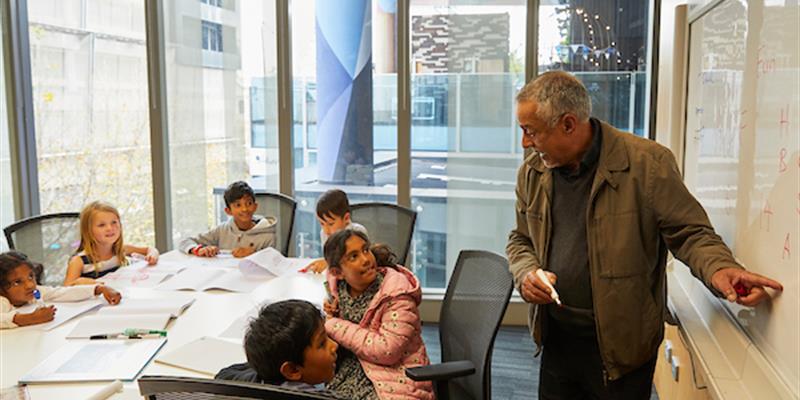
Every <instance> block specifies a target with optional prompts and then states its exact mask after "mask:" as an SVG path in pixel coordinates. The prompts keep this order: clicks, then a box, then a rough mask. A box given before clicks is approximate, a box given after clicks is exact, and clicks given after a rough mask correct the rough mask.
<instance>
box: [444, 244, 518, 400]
mask: <svg viewBox="0 0 800 400" xmlns="http://www.w3.org/2000/svg"><path fill="white" fill-rule="evenodd" d="M513 287H514V282H513V278H512V276H511V272H509V270H508V260H506V258H505V257H503V256H500V255H497V254H495V253H492V252H489V251H483V250H462V251H461V253H459V254H458V260H457V261H456V266H455V268H454V269H453V276H452V277H451V278H450V283H448V284H447V292H446V293H445V296H444V301H443V302H442V309H441V312H440V316H439V318H440V320H439V338H440V341H441V346H442V362H447V361H456V360H469V361H472V363H473V364H474V365H475V373H474V374H472V375H469V376H465V377H462V378H456V379H451V380H450V381H449V385H448V390H449V393H450V398H451V399H490V398H491V368H490V366H491V362H492V349H493V348H494V339H495V336H497V330H498V329H499V328H500V322H501V321H502V320H503V314H505V311H506V307H508V300H509V298H510V297H511V291H512V289H513Z"/></svg>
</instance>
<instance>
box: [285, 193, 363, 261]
mask: <svg viewBox="0 0 800 400" xmlns="http://www.w3.org/2000/svg"><path fill="white" fill-rule="evenodd" d="M317 221H319V225H320V232H319V237H320V242H321V244H322V246H323V247H324V246H325V242H326V241H328V237H330V236H331V235H333V234H334V233H336V232H339V231H340V230H342V229H353V230H356V231H359V232H362V233H364V234H365V235H366V234H367V228H364V226H363V225H361V224H357V223H355V222H353V221H351V220H350V201H349V200H348V199H347V194H346V193H345V192H343V191H341V190H339V189H331V190H328V191H327V192H325V193H323V194H322V195H321V196H319V198H318V199H317ZM326 268H328V263H326V262H325V259H324V258H320V259H318V260H314V261H313V262H312V263H311V264H309V265H308V266H307V267H305V268H303V269H301V270H300V272H308V271H313V272H316V273H320V272H322V271H324V270H325V269H326Z"/></svg>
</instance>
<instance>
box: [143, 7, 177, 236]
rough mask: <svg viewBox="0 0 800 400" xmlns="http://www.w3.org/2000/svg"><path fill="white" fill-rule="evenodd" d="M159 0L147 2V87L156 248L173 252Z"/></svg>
mask: <svg viewBox="0 0 800 400" xmlns="http://www.w3.org/2000/svg"><path fill="white" fill-rule="evenodd" d="M161 6H162V3H161V2H159V1H158V0H145V2H144V10H145V31H146V35H147V36H146V42H147V43H146V45H147V87H148V94H149V96H148V98H149V103H150V109H149V111H150V112H149V118H150V160H151V168H152V172H151V173H152V180H153V217H154V223H155V236H156V247H157V248H158V249H159V250H161V251H168V250H171V249H172V199H171V193H170V189H171V187H170V168H169V129H168V128H169V124H168V121H167V116H168V114H167V84H166V58H165V53H166V52H165V49H164V47H165V46H166V41H165V40H164V39H165V33H164V10H163V9H162V7H161Z"/></svg>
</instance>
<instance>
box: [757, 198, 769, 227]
mask: <svg viewBox="0 0 800 400" xmlns="http://www.w3.org/2000/svg"><path fill="white" fill-rule="evenodd" d="M770 217H772V207H770V206H769V202H768V201H765V202H764V208H762V209H761V218H759V220H758V222H759V224H758V225H759V226H760V227H761V228H764V227H765V226H766V229H767V232H769V222H770ZM765 220H766V221H765Z"/></svg>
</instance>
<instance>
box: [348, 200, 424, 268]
mask: <svg viewBox="0 0 800 400" xmlns="http://www.w3.org/2000/svg"><path fill="white" fill-rule="evenodd" d="M350 220H351V221H353V222H355V223H359V224H361V225H364V227H365V228H367V233H368V235H369V240H370V241H371V242H372V243H383V244H387V245H389V247H391V248H392V250H393V251H394V253H395V254H396V255H397V257H398V259H399V261H398V263H399V264H400V265H403V266H406V256H407V255H408V250H409V248H410V247H411V237H412V236H413V235H414V223H415V222H416V220H417V212H416V211H414V210H411V209H409V208H405V207H402V206H398V205H397V204H390V203H377V202H376V203H358V204H353V205H351V206H350Z"/></svg>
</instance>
